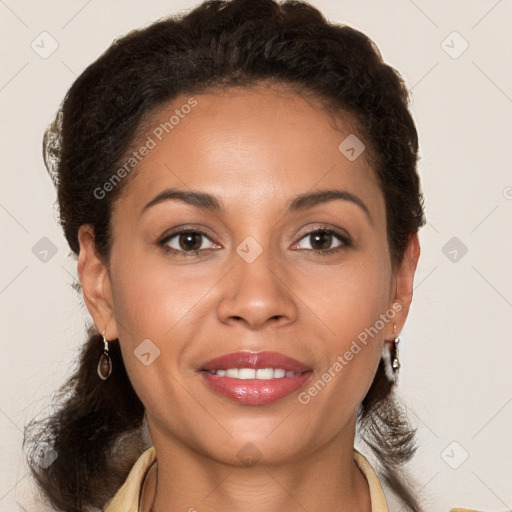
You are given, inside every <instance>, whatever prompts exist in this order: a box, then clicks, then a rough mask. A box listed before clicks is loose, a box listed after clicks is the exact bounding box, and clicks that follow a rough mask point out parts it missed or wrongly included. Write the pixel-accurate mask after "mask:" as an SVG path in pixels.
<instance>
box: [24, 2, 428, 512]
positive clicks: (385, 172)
mask: <svg viewBox="0 0 512 512" xmlns="http://www.w3.org/2000/svg"><path fill="white" fill-rule="evenodd" d="M261 83H263V84H283V85H286V86H289V87H291V88H293V89H294V90H296V91H297V93H298V94H301V95H303V96H306V95H307V96H310V97H313V98H315V99H316V100H318V101H319V102H320V103H321V105H322V107H323V108H324V109H325V110H326V111H328V112H330V113H332V114H333V115H338V114H340V113H343V114H345V115H348V116H349V119H350V120H351V121H352V122H353V123H354V124H355V125H356V126H357V129H358V133H360V134H361V136H362V137H363V138H364V140H365V141H366V142H367V143H368V154H369V155H370V157H371V163H372V168H373V170H374V172H375V175H376V176H377V178H378V181H379V184H380V187H381V189H382V192H383V195H384V199H385V204H386V216H387V238H388V244H389V250H390V255H391V258H392V261H393V263H394V264H396V265H399V264H400V263H401V262H402V260H403V256H404V252H405V248H406V246H407V243H408V242H409V240H410V238H411V236H413V235H414V234H415V233H416V232H417V231H418V229H419V228H420V227H421V226H422V225H423V224H424V222H425V220H424V214H423V200H422V194H421V191H420V184H419V177H418V174H417V161H418V137H417V132H416V128H415V125H414V121H413V119H412V116H411V114H410V112H409V109H408V91H407V89H406V87H405V85H404V83H403V81H402V79H401V77H400V75H399V74H398V73H397V71H396V70H394V69H393V68H392V67H390V66H389V65H387V64H385V63H384V62H383V59H382V57H381V55H380V53H379V51H378V49H377V48H376V46H375V45H374V43H373V42H372V41H371V40H370V39H369V38H368V37H367V36H366V35H364V34H362V33H361V32H359V31H357V30H355V29H353V28H351V27H349V26H346V25H342V24H335V23H332V22H328V21H327V20H326V18H325V17H324V16H323V15H322V14H321V13H320V12H319V11H318V10H317V9H316V8H314V7H312V6H311V5H309V4H307V3H306V2H302V1H297V0H287V1H285V2H283V3H278V2H277V1H275V0H208V1H206V2H203V3H202V4H200V5H199V6H197V7H196V8H194V9H192V10H190V11H189V12H186V13H182V14H180V15H175V16H171V17H168V18H166V19H163V20H159V21H158V22H155V23H153V24H151V25H149V26H147V27H145V28H143V29H140V30H135V31H132V32H130V33H129V34H127V35H125V36H124V37H122V38H120V39H117V40H115V41H114V42H113V43H112V45H111V46H110V47H109V48H108V49H107V50H106V51H105V53H103V54H102V55H101V56H100V57H99V58H98V59H97V60H96V61H95V62H94V63H92V64H91V65H90V66H88V67H87V69H86V70H85V71H84V72H83V73H82V74H81V75H80V76H79V77H78V78H77V79H76V81H75V82H74V83H73V85H72V87H71V88H70V90H69V91H68V93H67V95H66V97H65V98H64V100H63V102H62V105H61V107H60V109H59V111H58V113H57V115H56V117H55V120H54V121H53V123H52V124H51V125H50V127H49V128H48V130H47V131H46V132H45V136H44V141H43V153H44V160H45V164H46V167H47V169H48V172H49V173H50V175H51V177H52V180H53V182H54V184H55V186H56V188H57V200H58V204H59V212H60V223H61V225H62V228H63V231H64V234H65V237H66V239H67V241H68V243H69V246H70V248H71V250H72V251H73V252H74V253H76V254H78V252H79V242H78V230H79V228H80V226H81V225H83V224H90V225H92V226H93V228H94V233H95V241H96V247H97V250H98V254H99V255H100V256H101V258H102V259H103V260H104V261H105V262H106V264H107V265H108V258H109V253H110V249H111V243H112V237H111V225H110V221H111V212H112V209H113V206H114V203H115V200H116V198H118V197H119V194H120V192H121V190H122V188H123V185H125V184H126V181H127V180H124V181H123V182H122V183H120V184H119V185H118V186H116V187H113V188H112V190H111V191H109V193H108V194H106V195H105V197H104V198H103V199H102V200H98V199H97V197H96V196H95V194H94V193H93V191H94V190H95V189H97V188H98V187H101V186H102V185H103V184H104V183H105V182H107V181H108V180H109V178H111V176H112V174H113V172H114V171H115V169H117V168H118V166H119V165H120V164H121V162H122V161H123V157H125V155H126V154H127V153H128V152H129V151H130V149H131V148H133V147H134V143H135V140H136V139H137V137H138V135H139V134H140V131H141V127H143V126H144V122H145V120H147V119H149V117H150V116H151V114H153V113H154V112H155V111H157V110H158V108H159V107H160V106H162V105H164V104H166V103H168V102H170V101H172V100H173V99H174V98H176V97H178V95H181V94H185V93H186V94H196V93H201V92H208V91H211V90H213V89H217V90H219V89H228V88H230V87H235V86H240V87H251V86H256V85H258V84H261ZM101 353H102V344H101V335H100V334H99V333H98V332H97V331H96V332H94V333H92V334H91V335H90V336H89V337H88V339H87V341H86V342H85V344H84V346H83V349H82V352H81V354H80V357H79V358H78V362H77V368H76V371H75V373H74V374H73V375H72V377H71V378H70V379H69V380H68V382H66V383H65V384H64V385H63V387H62V388H61V390H60V392H59V394H58V396H57V400H56V403H58V406H57V407H56V408H55V411H54V412H53V413H52V414H50V415H49V416H48V417H47V418H45V419H44V420H42V421H33V422H32V423H31V424H29V425H28V426H27V428H26V434H25V441H24V443H25V445H28V446H29V447H31V452H30V453H31V454H32V455H33V452H34V450H35V449H37V447H38V446H41V444H42V443H46V444H48V445H50V446H51V447H52V448H53V449H54V450H55V451H56V452H57V453H58V458H57V459H56V460H55V461H54V462H53V463H52V464H50V465H48V467H43V466H45V465H41V464H37V463H36V462H34V458H33V456H32V455H30V454H29V463H30V466H31V470H32V473H33V475H34V477H35V479H36V481H37V482H38V484H39V486H40V487H41V489H42V490H43V492H44V494H45V496H46V498H47V500H48V501H49V502H50V503H51V504H52V506H53V507H54V508H55V509H56V510H59V511H66V512H84V511H86V510H88V509H89V508H90V507H97V508H100V509H102V508H103V507H104V506H105V504H106V503H107V502H108V500H109V499H111V498H112V497H113V495H114V494H115V492H116V491H117V489H118V488H119V487H120V485H121V484H122V483H123V481H124V480H125V479H126V477H127V475H128V472H129V470H130V468H131V466H132V464H133V463H134V461H135V460H136V458H137V457H138V456H139V455H140V454H141V453H142V451H143V449H144V442H143V436H142V430H143V427H144V423H143V420H144V406H143V404H142V403H141V401H140V399H139V398H138V396H137V395H136V393H135V391H134V389H133V387H132V385H131V383H130V380H129V378H128V376H127V373H126V370H125V368H124V366H123V361H122V357H121V353H120V349H119V344H118V343H114V344H112V349H111V356H112V358H113V363H114V367H115V372H114V373H113V374H112V376H111V378H110V379H109V380H108V381H106V382H102V381H100V380H99V379H98V377H97V374H96V365H97V362H98V359H99V357H100V355H101ZM357 419H358V433H359V434H360V435H361V437H362V439H364V440H365V441H366V442H367V444H368V445H369V447H370V448H371V449H372V450H373V452H374V454H375V455H376V457H377V459H378V461H379V463H380V465H381V466H382V473H383V475H384V478H385V480H386V481H387V482H388V483H389V485H390V487H391V488H392V489H393V490H394V492H395V493H396V494H397V495H398V496H399V497H400V498H401V499H402V500H403V502H404V504H406V505H407V506H408V507H409V509H410V510H412V511H419V510H420V508H419V505H418V503H417V499H416V498H415V496H414V491H413V490H412V487H411V485H410V484H409V483H408V479H407V477H406V475H404V474H403V469H402V467H401V466H402V465H403V464H404V463H405V462H407V461H408V460H410V459H411V457H412V456H413V454H414V452H415V449H416V445H415V430H414V429H413V428H411V426H410V424H409V422H408V420H407V417H406V416H404V415H403V414H401V411H400V407H399V405H398V404H397V399H396V397H395V393H394V386H393V382H391V381H390V380H389V379H388V378H387V376H386V374H385V371H384V366H383V362H382V361H381V362H380V364H379V367H378V370H377V372H376V375H375V378H374V380H373V382H372V385H371V387H370V389H369V391H368V393H367V395H366V396H365V398H364V400H363V402H362V404H361V406H360V408H359V410H358V418H357Z"/></svg>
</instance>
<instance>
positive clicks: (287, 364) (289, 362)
mask: <svg viewBox="0 0 512 512" xmlns="http://www.w3.org/2000/svg"><path fill="white" fill-rule="evenodd" d="M229 368H254V369H256V370H257V369H259V368H282V369H283V370H287V371H288V370H290V371H293V372H295V373H303V372H307V371H309V370H311V368H308V367H307V366H306V365H305V364H303V363H301V362H300V361H297V359H293V357H289V356H285V355H284V354H281V353H279V352H270V351H263V352H251V351H249V350H247V351H240V352H232V353H230V354H224V355H222V356H219V357H215V358H214V359H210V360H209V361H207V362H206V363H205V364H204V365H203V366H202V368H201V369H202V370H206V371H212V370H227V369H229Z"/></svg>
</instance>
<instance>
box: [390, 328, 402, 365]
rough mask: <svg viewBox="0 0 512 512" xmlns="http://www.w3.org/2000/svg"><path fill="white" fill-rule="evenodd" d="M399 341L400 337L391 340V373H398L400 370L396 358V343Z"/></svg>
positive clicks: (398, 360) (398, 361)
mask: <svg viewBox="0 0 512 512" xmlns="http://www.w3.org/2000/svg"><path fill="white" fill-rule="evenodd" d="M399 343H400V338H399V337H396V338H395V340H394V341H393V349H392V350H393V352H392V354H391V368H393V373H394V374H398V372H399V370H400V366H401V364H400V359H398V344H399Z"/></svg>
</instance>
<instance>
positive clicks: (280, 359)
mask: <svg viewBox="0 0 512 512" xmlns="http://www.w3.org/2000/svg"><path fill="white" fill-rule="evenodd" d="M201 374H202V376H203V377H204V380H205V382H206V384H207V385H208V387H209V388H210V389H211V390H212V391H214V392H216V393H218V394H220V395H223V396H225V397H226V398H229V399H231V400H233V401H235V402H239V403H243V404H250V405H264V404H269V403H272V402H275V401H277V400H280V399H281V398H284V397H286V396H288V395H290V394H292V393H294V392H295V391H297V390H298V389H300V388H301V387H302V386H303V385H304V383H305V382H306V381H307V380H308V379H309V378H310V376H311V374H312V369H311V368H308V367H307V366H306V365H304V364H302V363H301V362H299V361H297V360H296V359H293V358H291V357H288V356H285V355H284V354H280V353H278V352H257V353H254V352H248V351H246V352H234V353H231V354H226V355H223V356H221V357H217V358H215V359H212V360H210V361H208V362H207V363H205V364H204V365H203V367H202V369H201Z"/></svg>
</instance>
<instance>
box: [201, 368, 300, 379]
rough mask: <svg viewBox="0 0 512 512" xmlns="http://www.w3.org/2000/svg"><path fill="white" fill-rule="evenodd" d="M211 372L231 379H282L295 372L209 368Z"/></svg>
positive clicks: (266, 369) (272, 369) (277, 369)
mask: <svg viewBox="0 0 512 512" xmlns="http://www.w3.org/2000/svg"><path fill="white" fill-rule="evenodd" d="M210 373H211V374H213V375H217V376H218V377H229V378H231V379H240V380H247V379H259V380H271V379H282V378H284V377H295V375H296V373H295V372H293V371H291V370H283V369H282V368H258V369H257V370H255V369H254V368H228V369H227V370H211V371H210Z"/></svg>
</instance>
